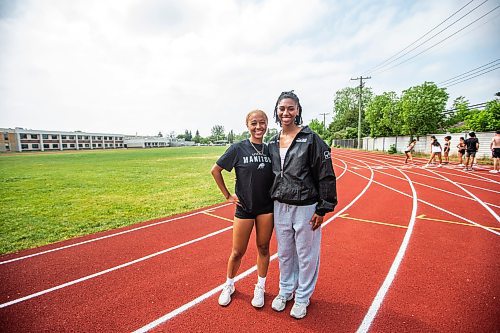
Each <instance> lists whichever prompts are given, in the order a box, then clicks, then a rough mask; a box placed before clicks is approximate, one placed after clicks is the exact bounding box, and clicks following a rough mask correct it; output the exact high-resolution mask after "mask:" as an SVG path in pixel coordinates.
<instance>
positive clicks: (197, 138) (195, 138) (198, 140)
mask: <svg viewBox="0 0 500 333" xmlns="http://www.w3.org/2000/svg"><path fill="white" fill-rule="evenodd" d="M193 141H194V142H195V143H201V136H200V131H198V130H196V134H195V136H194V138H193Z"/></svg>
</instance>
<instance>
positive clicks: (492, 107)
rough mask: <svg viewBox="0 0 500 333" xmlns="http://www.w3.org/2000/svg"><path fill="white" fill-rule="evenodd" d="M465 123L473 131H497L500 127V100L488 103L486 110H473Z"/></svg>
mask: <svg viewBox="0 0 500 333" xmlns="http://www.w3.org/2000/svg"><path fill="white" fill-rule="evenodd" d="M465 125H466V126H467V128H468V129H470V130H473V131H495V130H498V129H499V128H500V100H493V101H489V102H487V103H486V108H485V109H484V110H481V111H480V110H473V111H471V112H469V113H468V114H467V116H466V118H465Z"/></svg>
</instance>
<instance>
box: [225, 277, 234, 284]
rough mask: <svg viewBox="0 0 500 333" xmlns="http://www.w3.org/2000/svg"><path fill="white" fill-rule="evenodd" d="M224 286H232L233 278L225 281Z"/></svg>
mask: <svg viewBox="0 0 500 333" xmlns="http://www.w3.org/2000/svg"><path fill="white" fill-rule="evenodd" d="M226 285H228V286H234V278H230V277H228V278H227V280H226Z"/></svg>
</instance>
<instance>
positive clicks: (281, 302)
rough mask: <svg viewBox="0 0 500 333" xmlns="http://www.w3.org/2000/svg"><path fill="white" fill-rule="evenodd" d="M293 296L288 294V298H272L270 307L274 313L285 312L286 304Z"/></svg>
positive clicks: (279, 296)
mask: <svg viewBox="0 0 500 333" xmlns="http://www.w3.org/2000/svg"><path fill="white" fill-rule="evenodd" d="M292 298H293V294H290V296H288V298H286V297H285V296H281V295H278V296H276V297H275V298H274V300H273V304H271V307H272V308H273V310H275V311H283V310H285V306H286V302H287V301H290V300H292Z"/></svg>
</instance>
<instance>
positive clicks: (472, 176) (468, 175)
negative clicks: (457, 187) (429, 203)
mask: <svg viewBox="0 0 500 333" xmlns="http://www.w3.org/2000/svg"><path fill="white" fill-rule="evenodd" d="M351 155H356V156H361V157H366V155H364V154H359V153H358V154H356V153H354V154H351ZM374 158H375V157H374ZM380 160H385V161H389V162H390V163H392V164H395V165H397V166H401V165H404V163H403V162H401V163H398V162H397V161H395V160H394V159H393V158H391V157H389V156H386V155H382V154H379V155H378V156H377V161H380ZM401 161H402V160H401ZM425 162H427V160H425V161H423V163H424V164H425ZM450 166H451V168H450V167H447V166H446V165H445V166H444V167H445V168H446V169H448V170H456V171H462V170H463V167H458V165H450ZM481 169H482V170H488V169H485V168H481ZM442 170H443V169H440V172H439V173H440V174H448V175H452V176H456V177H462V178H467V179H471V180H479V181H486V182H490V183H495V184H500V182H499V181H496V180H494V179H491V178H488V177H484V176H480V175H478V174H477V173H474V172H473V173H462V172H460V173H453V172H446V171H442Z"/></svg>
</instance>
